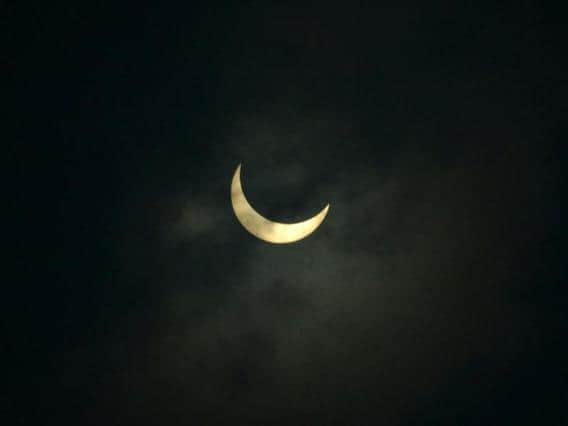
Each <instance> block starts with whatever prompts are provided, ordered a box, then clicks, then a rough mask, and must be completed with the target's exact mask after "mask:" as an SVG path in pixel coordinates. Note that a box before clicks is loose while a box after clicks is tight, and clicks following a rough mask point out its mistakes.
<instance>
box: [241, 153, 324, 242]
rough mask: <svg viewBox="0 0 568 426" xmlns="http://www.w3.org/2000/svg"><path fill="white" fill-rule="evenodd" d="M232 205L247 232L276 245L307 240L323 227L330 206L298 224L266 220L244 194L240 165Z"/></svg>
mask: <svg viewBox="0 0 568 426" xmlns="http://www.w3.org/2000/svg"><path fill="white" fill-rule="evenodd" d="M231 203H232V204H233V210H234V211H235V215H236V216H237V219H238V220H239V222H241V225H243V226H244V228H245V229H246V230H247V231H249V232H250V233H251V234H252V235H254V236H255V237H257V238H260V239H261V240H264V241H267V242H269V243H274V244H287V243H293V242H294V241H298V240H301V239H302V238H306V237H307V236H308V235H310V234H311V233H312V232H314V231H315V230H316V229H317V228H318V226H320V225H321V223H322V222H323V220H324V219H325V216H326V215H327V211H328V210H329V204H328V205H327V206H325V207H324V208H323V210H322V211H320V212H319V213H318V214H317V215H315V216H314V217H312V218H311V219H308V220H304V221H303V222H297V223H279V222H273V221H271V220H268V219H266V218H265V217H263V216H261V215H260V213H258V212H257V211H256V210H255V209H253V208H252V206H251V205H250V204H249V202H248V200H247V199H246V197H245V194H244V193H243V187H242V186H241V165H240V164H239V166H238V167H237V170H236V171H235V174H234V175H233V181H232V183H231Z"/></svg>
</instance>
